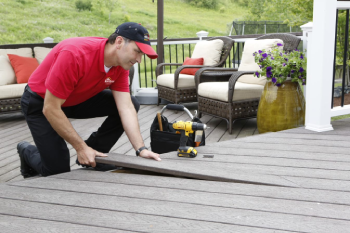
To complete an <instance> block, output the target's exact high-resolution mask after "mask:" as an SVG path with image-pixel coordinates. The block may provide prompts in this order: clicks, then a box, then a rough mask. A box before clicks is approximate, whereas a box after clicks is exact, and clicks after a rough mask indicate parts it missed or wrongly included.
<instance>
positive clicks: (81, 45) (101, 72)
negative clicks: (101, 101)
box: [28, 37, 129, 107]
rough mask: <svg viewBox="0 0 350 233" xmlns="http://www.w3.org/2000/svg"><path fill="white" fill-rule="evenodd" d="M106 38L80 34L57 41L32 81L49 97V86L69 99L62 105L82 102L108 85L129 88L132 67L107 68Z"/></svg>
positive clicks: (41, 94) (35, 90)
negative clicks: (105, 67)
mask: <svg viewBox="0 0 350 233" xmlns="http://www.w3.org/2000/svg"><path fill="white" fill-rule="evenodd" d="M106 43H107V39H106V38H99V37H77V38H70V39H67V40H64V41H62V42H61V43H59V44H57V45H56V46H55V47H54V48H53V49H52V50H51V52H50V53H49V54H48V55H47V56H46V58H45V59H44V61H43V62H42V63H41V64H40V66H39V67H38V68H37V69H36V70H35V71H34V72H33V74H32V75H31V76H30V79H29V81H28V85H29V87H30V89H32V91H34V92H36V93H37V94H39V95H40V96H41V97H43V98H45V92H46V89H48V90H49V91H50V92H51V93H52V94H53V95H55V96H56V97H58V98H60V99H65V100H66V101H65V102H64V104H63V105H62V107H68V106H73V105H77V104H80V103H82V102H84V101H85V100H87V99H89V98H91V97H93V96H95V95H96V94H98V93H99V92H101V91H103V90H104V89H106V87H107V86H109V88H110V89H111V90H115V91H121V92H129V78H128V76H129V71H127V70H124V69H123V68H122V67H120V66H117V67H112V68H111V69H110V70H109V71H108V73H106V72H105V69H104V48H105V45H106Z"/></svg>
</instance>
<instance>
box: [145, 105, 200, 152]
mask: <svg viewBox="0 0 350 233" xmlns="http://www.w3.org/2000/svg"><path fill="white" fill-rule="evenodd" d="M165 110H174V111H185V112H186V113H187V114H188V115H189V117H190V118H191V119H192V120H191V122H193V123H202V122H201V121H200V120H199V118H198V117H197V115H195V116H193V115H192V114H191V112H190V111H189V110H188V109H187V108H186V107H184V106H183V105H178V104H168V105H166V106H164V107H163V109H162V110H161V112H160V114H158V113H157V116H156V117H155V118H154V121H153V123H152V125H151V148H152V151H153V152H155V153H159V154H162V153H167V152H171V151H177V150H178V149H179V147H180V139H181V131H179V130H175V129H174V127H173V123H171V122H168V119H167V118H166V117H165V116H163V113H164V111H165ZM159 115H160V120H158V119H159V118H158V116H159ZM160 126H161V127H162V131H161V130H160ZM193 131H194V133H193V132H189V133H188V138H187V142H186V146H189V147H195V146H196V143H195V141H198V142H197V145H198V146H204V145H205V134H204V132H203V130H201V131H202V132H201V133H197V132H199V131H200V130H193ZM196 133H197V137H196Z"/></svg>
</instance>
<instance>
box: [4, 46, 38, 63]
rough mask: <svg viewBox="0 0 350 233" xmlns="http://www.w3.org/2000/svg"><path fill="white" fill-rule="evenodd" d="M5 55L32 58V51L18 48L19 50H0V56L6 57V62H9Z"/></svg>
mask: <svg viewBox="0 0 350 233" xmlns="http://www.w3.org/2000/svg"><path fill="white" fill-rule="evenodd" d="M7 54H15V55H18V56H22V57H33V51H32V49H31V48H20V49H0V55H3V56H5V57H6V59H7V61H8V62H10V60H9V58H8V57H7Z"/></svg>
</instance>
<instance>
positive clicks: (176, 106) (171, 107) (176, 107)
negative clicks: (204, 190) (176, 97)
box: [160, 104, 193, 119]
mask: <svg viewBox="0 0 350 233" xmlns="http://www.w3.org/2000/svg"><path fill="white" fill-rule="evenodd" d="M165 109H169V110H174V111H185V112H186V113H187V114H188V115H189V116H190V117H191V119H193V115H192V113H191V112H190V111H189V110H188V109H187V108H186V107H185V106H183V105H181V104H168V105H166V106H164V107H163V109H162V111H161V112H160V114H161V115H163V112H164V111H165Z"/></svg>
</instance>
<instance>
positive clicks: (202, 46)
mask: <svg viewBox="0 0 350 233" xmlns="http://www.w3.org/2000/svg"><path fill="white" fill-rule="evenodd" d="M223 46H224V42H223V41H222V40H220V39H216V40H209V41H200V42H198V43H197V44H196V46H195V47H194V50H193V53H192V56H191V58H203V59H204V62H203V65H205V66H212V65H216V64H217V63H219V61H220V57H221V51H222V47H223Z"/></svg>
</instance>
